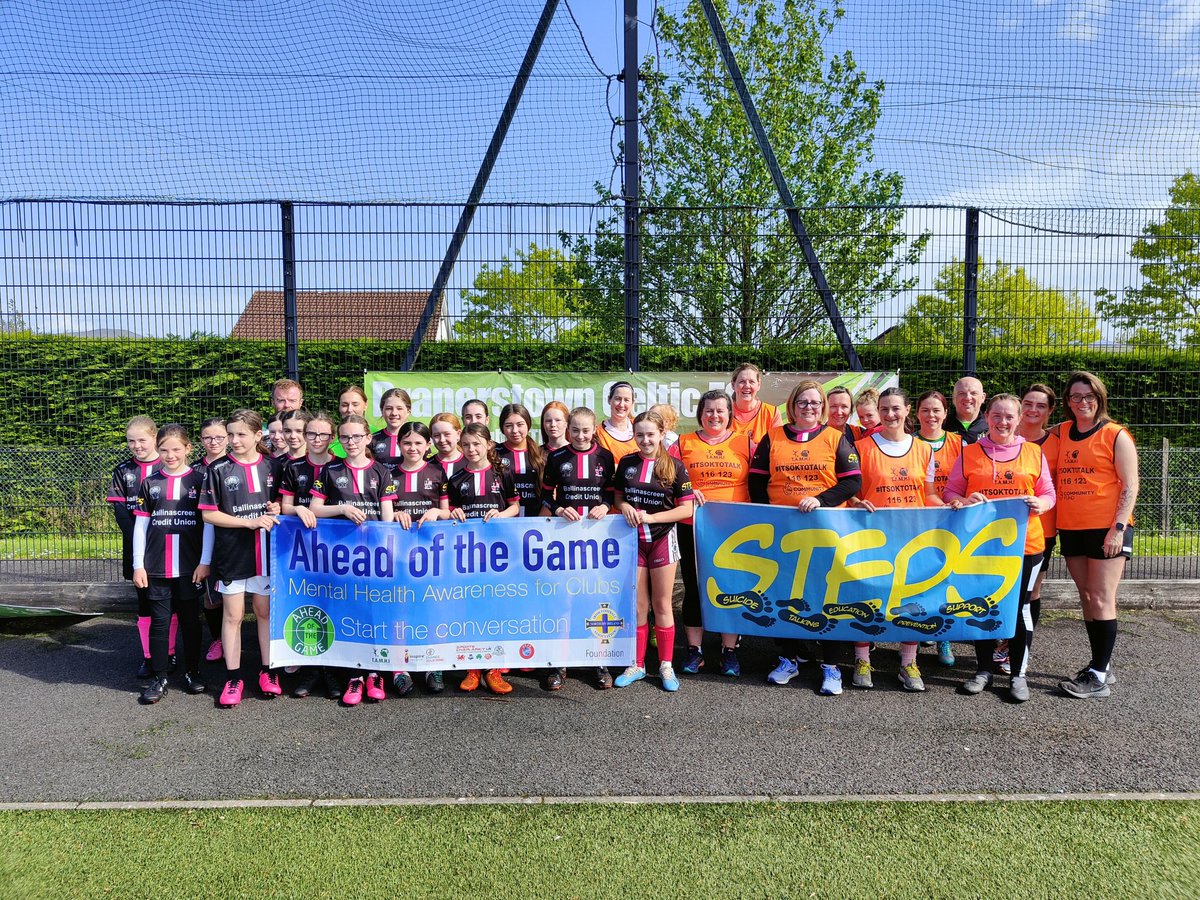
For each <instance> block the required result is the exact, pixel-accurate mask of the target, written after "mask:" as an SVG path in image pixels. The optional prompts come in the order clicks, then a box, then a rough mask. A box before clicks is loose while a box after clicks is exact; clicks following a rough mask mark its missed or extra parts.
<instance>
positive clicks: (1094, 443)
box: [1057, 372, 1138, 699]
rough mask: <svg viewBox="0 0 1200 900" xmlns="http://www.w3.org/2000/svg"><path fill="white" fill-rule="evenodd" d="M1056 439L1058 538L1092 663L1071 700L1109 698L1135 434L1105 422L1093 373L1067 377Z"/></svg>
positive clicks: (1133, 496)
mask: <svg viewBox="0 0 1200 900" xmlns="http://www.w3.org/2000/svg"><path fill="white" fill-rule="evenodd" d="M1066 397H1067V419H1068V420H1069V421H1068V422H1065V423H1063V425H1061V426H1060V427H1059V435H1058V444H1059V446H1058V474H1057V483H1058V516H1057V518H1058V538H1059V545H1060V548H1061V552H1062V555H1063V558H1064V559H1065V560H1066V562H1067V571H1068V572H1070V573H1071V578H1072V579H1074V581H1075V587H1076V588H1078V590H1079V601H1080V603H1081V604H1082V606H1083V623H1084V626H1085V627H1086V628H1087V634H1088V642H1089V643H1090V644H1091V649H1092V658H1091V660H1090V661H1089V662H1088V664H1087V665H1086V666H1084V667H1083V668H1082V669H1080V670H1079V672H1078V674H1076V675H1075V677H1074V678H1072V679H1071V680H1069V681H1064V682H1062V683H1061V687H1062V689H1063V691H1064V692H1065V693H1066V694H1068V695H1069V696H1071V697H1078V698H1080V699H1086V698H1091V697H1107V696H1108V695H1109V693H1110V689H1109V685H1110V684H1111V683H1112V680H1113V679H1112V673H1111V672H1110V671H1109V664H1110V662H1111V661H1112V653H1113V647H1114V645H1115V644H1116V642H1117V586H1118V584H1119V583H1120V581H1121V576H1122V575H1123V574H1124V572H1125V561H1126V560H1127V559H1129V557H1130V556H1132V555H1133V507H1134V504H1135V503H1137V495H1138V456H1137V447H1136V446H1135V445H1134V443H1133V436H1132V435H1130V433H1129V432H1128V431H1127V430H1125V429H1124V428H1122V427H1121V426H1120V425H1118V424H1116V423H1115V422H1113V421H1112V420H1111V419H1110V418H1109V417H1108V390H1107V389H1106V388H1105V387H1104V382H1102V381H1101V380H1100V379H1099V378H1097V377H1096V376H1095V375H1093V374H1092V373H1091V372H1074V373H1072V375H1071V377H1070V378H1068V379H1067V390H1066Z"/></svg>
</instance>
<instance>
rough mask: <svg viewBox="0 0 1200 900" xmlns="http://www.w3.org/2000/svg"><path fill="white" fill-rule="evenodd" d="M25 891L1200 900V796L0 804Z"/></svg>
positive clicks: (7, 857) (12, 884)
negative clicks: (15, 807) (119, 806)
mask: <svg viewBox="0 0 1200 900" xmlns="http://www.w3.org/2000/svg"><path fill="white" fill-rule="evenodd" d="M0 848H2V849H0V885H2V886H3V887H0V892H2V893H3V895H4V896H5V897H7V898H13V897H64V896H65V897H97V896H112V897H155V896H168V895H169V896H177V897H193V896H195V897H199V896H218V895H219V896H226V897H238V896H245V897H263V898H265V897H305V898H308V897H350V896H352V897H362V898H368V897H387V898H397V897H468V896H479V897H482V896H505V897H527V896H529V897H535V896H536V897H638V896H655V897H676V896H697V897H699V896H713V897H740V896H763V897H766V896H793V897H795V896H798V897H810V896H811V897H1002V896H1004V897H1054V898H1055V900H1065V898H1071V897H1081V898H1088V900H1096V898H1106V897H1131V898H1132V897H1139V898H1140V897H1196V896H1200V849H1198V848H1200V803H1196V802H1175V801H1151V802H1146V801H1138V802H1132V801H1131V802H1117V801H1087V802H1073V801H1072V802H1067V801H1046V802H986V803H966V802H954V803H934V802H922V803H874V802H849V803H831V804H826V803H788V804H782V803H766V802H764V803H737V804H644V805H642V804H631V805H609V804H603V805H538V806H518V805H500V804H497V805H486V806H391V807H386V806H384V807H342V808H284V809H279V808H274V809H203V810H188V809H183V810H153V811H147V810H134V811H108V810H105V811H36V812H23V811H22V812H3V813H0Z"/></svg>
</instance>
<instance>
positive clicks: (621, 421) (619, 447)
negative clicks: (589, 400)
mask: <svg viewBox="0 0 1200 900" xmlns="http://www.w3.org/2000/svg"><path fill="white" fill-rule="evenodd" d="M596 443H597V444H599V445H600V446H601V447H603V448H604V449H605V450H607V451H608V452H609V453H611V454H612V455H613V459H615V460H617V461H618V462H619V461H620V460H621V459H623V458H624V457H626V456H628V455H629V454H630V453H637V452H638V445H637V441H635V440H634V439H633V385H632V384H630V383H629V382H628V381H618V382H615V383H614V384H613V386H612V387H610V388H609V389H608V418H607V419H605V420H604V421H602V422H601V423H600V427H599V428H597V429H596Z"/></svg>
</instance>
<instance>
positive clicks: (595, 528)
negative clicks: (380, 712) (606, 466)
mask: <svg viewBox="0 0 1200 900" xmlns="http://www.w3.org/2000/svg"><path fill="white" fill-rule="evenodd" d="M271 553H272V560H271V562H272V566H271V572H272V575H271V581H272V592H271V665H272V666H282V665H306V664H308V665H330V666H344V667H348V668H361V669H366V670H371V669H376V670H386V671H397V670H410V671H429V670H433V669H491V668H525V667H529V668H538V667H555V666H603V665H616V666H625V665H628V664H629V663H631V662H632V661H633V655H634V637H635V632H636V626H637V614H636V607H635V603H636V595H635V589H636V584H637V568H636V567H637V533H636V532H635V531H634V530H633V529H632V528H630V527H629V526H628V525H627V524H625V520H624V519H622V518H620V517H619V516H609V517H607V518H605V519H604V520H602V521H595V522H593V521H584V522H576V523H571V522H567V521H565V520H563V519H493V520H492V521H490V522H487V523H484V522H482V521H470V522H466V523H463V524H458V523H451V522H435V523H432V524H427V525H423V526H422V527H420V528H417V527H413V528H412V529H411V530H409V531H405V530H404V529H403V528H401V527H400V526H399V525H397V524H395V523H382V522H367V523H365V524H363V525H354V524H353V523H352V522H348V521H345V520H341V519H320V520H318V522H317V527H316V528H314V529H308V528H305V527H304V526H303V525H302V524H301V523H300V521H299V520H298V519H296V518H293V517H291V516H284V517H282V519H281V522H280V524H279V525H278V526H277V527H276V528H275V529H274V530H273V531H272V533H271Z"/></svg>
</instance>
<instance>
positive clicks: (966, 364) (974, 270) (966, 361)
mask: <svg viewBox="0 0 1200 900" xmlns="http://www.w3.org/2000/svg"><path fill="white" fill-rule="evenodd" d="M963 257H964V258H963V374H964V375H974V374H975V348H976V344H977V340H978V337H977V334H976V331H977V329H978V327H979V210H978V209H976V208H975V207H970V208H969V209H967V244H966V249H965V250H964V252H963Z"/></svg>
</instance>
